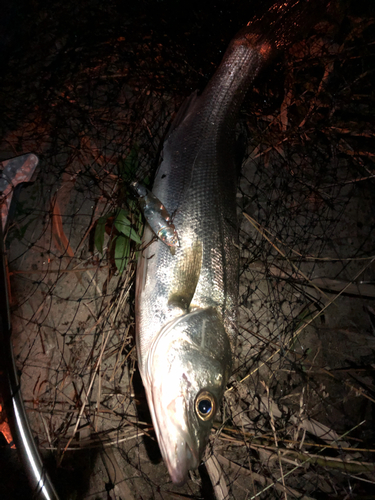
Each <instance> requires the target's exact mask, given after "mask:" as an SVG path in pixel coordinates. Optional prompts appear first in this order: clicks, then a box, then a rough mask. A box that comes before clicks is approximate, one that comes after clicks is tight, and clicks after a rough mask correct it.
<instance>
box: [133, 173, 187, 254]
mask: <svg viewBox="0 0 375 500" xmlns="http://www.w3.org/2000/svg"><path fill="white" fill-rule="evenodd" d="M131 187H132V189H133V191H134V192H135V194H136V195H137V197H138V203H139V206H140V209H141V210H142V212H143V215H144V216H145V219H146V221H147V222H148V224H149V226H150V227H151V229H152V230H153V232H154V233H155V234H156V236H157V237H158V238H159V240H161V241H162V242H163V243H165V245H167V246H168V247H169V249H170V251H171V253H172V255H174V254H175V251H176V247H178V246H179V240H178V234H177V231H176V228H175V227H174V224H173V222H172V219H171V216H170V215H169V213H168V212H167V209H166V208H165V206H164V205H163V204H162V203H161V201H160V200H159V199H158V198H157V197H156V196H155V195H154V194H153V193H152V192H151V191H150V190H149V189H147V188H146V187H145V186H144V185H143V184H141V183H139V182H137V181H134V182H132V183H131Z"/></svg>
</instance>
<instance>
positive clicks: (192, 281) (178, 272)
mask: <svg viewBox="0 0 375 500" xmlns="http://www.w3.org/2000/svg"><path fill="white" fill-rule="evenodd" d="M202 256H203V249H202V244H201V243H200V242H198V241H195V242H194V243H193V244H192V246H191V247H189V248H185V249H184V250H183V253H182V258H180V259H179V261H178V263H177V264H176V267H175V269H174V283H176V284H175V286H173V288H172V290H171V292H170V294H169V299H168V305H170V306H172V307H178V308H179V309H183V310H184V311H187V310H188V309H189V306H190V303H191V301H192V299H193V297H194V293H195V289H196V288H197V284H198V280H199V276H200V273H201V268H202Z"/></svg>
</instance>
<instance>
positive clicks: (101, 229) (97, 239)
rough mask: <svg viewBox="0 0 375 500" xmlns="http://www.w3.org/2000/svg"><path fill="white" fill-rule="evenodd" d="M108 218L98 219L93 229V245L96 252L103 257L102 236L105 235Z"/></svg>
mask: <svg viewBox="0 0 375 500" xmlns="http://www.w3.org/2000/svg"><path fill="white" fill-rule="evenodd" d="M107 219H108V216H106V217H99V219H98V222H97V223H96V228H95V236H94V243H95V246H96V248H97V249H98V251H99V252H100V253H101V254H102V255H103V245H104V234H105V225H106V223H107Z"/></svg>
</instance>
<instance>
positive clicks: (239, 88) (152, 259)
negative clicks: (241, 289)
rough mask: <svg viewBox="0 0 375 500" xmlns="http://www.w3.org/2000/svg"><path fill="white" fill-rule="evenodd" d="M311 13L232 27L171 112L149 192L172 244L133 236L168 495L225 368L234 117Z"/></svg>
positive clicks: (141, 333)
mask: <svg viewBox="0 0 375 500" xmlns="http://www.w3.org/2000/svg"><path fill="white" fill-rule="evenodd" d="M324 3H325V2H324ZM318 4H319V5H318ZM322 5H323V4H322V2H320V0H315V1H311V0H305V1H303V2H302V1H301V2H300V1H299V0H286V1H283V2H276V3H275V4H274V5H273V6H272V7H271V8H270V9H269V10H268V11H267V12H266V13H265V14H264V15H263V16H261V17H258V18H256V19H254V20H253V21H252V22H250V23H249V24H248V25H247V26H246V27H245V28H243V29H242V30H241V31H240V32H239V33H238V34H237V35H236V36H235V37H234V38H233V39H232V41H231V42H230V44H229V47H228V49H227V51H226V53H225V55H224V57H223V60H222V62H221V64H220V65H219V67H218V68H217V70H216V72H215V74H214V75H213V77H212V78H211V80H210V81H209V83H208V85H207V87H206V88H205V90H204V91H203V93H202V94H201V95H198V93H197V92H195V93H193V94H192V95H191V96H190V97H189V98H188V99H187V100H186V101H185V102H184V103H183V105H182V107H181V108H180V110H179V111H178V113H177V114H176V117H175V119H174V121H173V123H172V126H171V130H170V132H169V134H168V136H167V138H166V140H165V142H164V145H163V153H162V161H161V163H160V165H159V167H158V170H157V172H156V176H155V180H154V184H153V189H152V193H153V195H154V196H155V197H156V198H157V199H158V200H160V201H161V202H162V204H163V205H164V207H165V209H166V210H167V212H168V213H169V214H172V213H173V214H174V216H173V224H174V226H175V229H176V231H177V233H178V239H179V245H178V246H176V247H175V254H174V255H172V254H171V252H170V251H169V249H168V247H167V246H166V245H165V244H164V243H163V242H162V241H161V240H160V239H155V238H153V233H152V230H151V228H150V227H149V226H148V227H146V229H145V231H144V235H143V241H144V242H145V243H149V244H148V245H145V247H146V248H145V250H144V251H143V252H142V254H141V256H140V258H139V261H138V266H137V276H136V344H137V356H138V366H139V371H140V374H141V378H142V381H143V385H144V388H145V393H146V397H147V401H148V405H149V409H150V413H151V417H152V422H153V425H154V429H155V433H156V437H157V440H158V443H159V447H160V451H161V454H162V457H163V459H164V461H165V463H166V465H167V468H168V471H169V475H170V477H171V480H172V482H173V483H175V484H177V485H182V484H184V483H185V482H186V480H187V478H188V472H189V470H190V469H195V468H197V467H198V466H199V464H200V462H201V459H202V456H203V453H204V450H205V447H206V444H207V442H208V439H209V435H210V432H211V428H212V424H213V421H214V418H215V415H216V414H217V411H218V409H219V407H220V404H221V401H222V398H223V395H224V391H225V388H226V385H227V383H228V380H229V377H230V374H231V370H232V351H233V349H234V346H235V339H236V319H237V302H238V286H239V240H238V219H237V210H236V189H237V169H236V166H235V153H234V150H235V139H236V137H235V126H236V122H237V119H238V115H239V111H240V107H241V104H242V102H243V99H244V97H245V95H246V92H247V90H248V88H249V86H250V84H251V82H252V81H253V80H254V78H255V77H256V76H257V75H258V73H259V72H260V70H261V69H263V68H264V67H265V66H266V65H267V64H268V63H269V61H270V60H271V59H272V58H273V57H274V56H275V55H276V54H277V53H278V52H279V51H280V50H282V49H284V48H285V47H286V46H287V45H288V44H289V43H291V41H292V40H293V39H294V38H295V36H296V35H297V33H300V32H301V31H302V32H303V31H305V30H306V29H307V27H308V26H310V24H311V23H312V21H313V19H314V13H316V12H317V11H319V9H318V8H319V7H321V6H322ZM307 7H309V9H308V8H307ZM312 14H313V15H312Z"/></svg>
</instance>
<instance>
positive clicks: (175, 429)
mask: <svg viewBox="0 0 375 500" xmlns="http://www.w3.org/2000/svg"><path fill="white" fill-rule="evenodd" d="M152 399H153V402H155V403H156V401H155V399H156V400H157V398H152ZM181 400H183V398H182V397H178V398H176V399H175V400H173V401H172V405H173V406H174V405H175V403H176V401H179V402H180V403H181V402H182V401H181ZM149 406H151V407H150V410H151V416H152V420H153V424H154V429H155V433H156V436H157V439H158V443H159V448H160V451H161V454H162V457H163V460H164V462H165V464H166V466H167V468H168V472H169V475H170V477H171V479H172V482H173V483H174V484H176V485H177V486H182V485H183V484H185V483H186V481H187V479H188V473H189V470H190V469H196V468H197V467H198V465H199V463H200V457H199V444H198V442H195V440H194V439H193V436H190V433H189V429H188V425H187V420H186V418H183V419H182V420H180V421H178V420H176V418H174V417H173V414H172V415H168V413H165V412H163V411H162V408H161V407H160V406H159V405H158V404H156V405H155V406H154V405H149ZM185 415H186V414H185Z"/></svg>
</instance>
